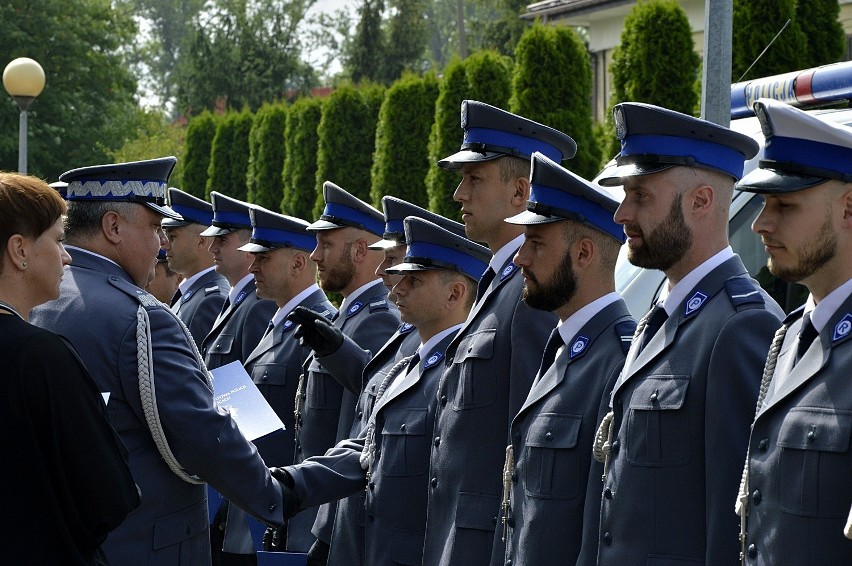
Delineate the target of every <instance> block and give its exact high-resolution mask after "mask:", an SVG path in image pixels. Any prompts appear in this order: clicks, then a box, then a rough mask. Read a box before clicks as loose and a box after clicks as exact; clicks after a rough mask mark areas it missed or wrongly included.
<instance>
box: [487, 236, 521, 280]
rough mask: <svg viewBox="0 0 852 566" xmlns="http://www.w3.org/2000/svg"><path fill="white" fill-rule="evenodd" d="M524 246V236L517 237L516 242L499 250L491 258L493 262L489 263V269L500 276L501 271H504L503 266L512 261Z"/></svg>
mask: <svg viewBox="0 0 852 566" xmlns="http://www.w3.org/2000/svg"><path fill="white" fill-rule="evenodd" d="M523 244H524V235H523V234H521V235H520V236H518V237H516V238H515V239H514V240H512V241H511V242H509V243H508V244H506V245H505V246H503V247H502V248H500V249H499V250H497V252H496V253H495V254H494V255H493V256H491V261H489V262H488V267H490V268H491V269H493V270H494V273H496V274H498V275H499V274H500V270H501V269H503V266H504V265H506V263H507V262H508V261H509V260H510V259H512V257H513V256H514V255H515V252H517V251H518V248H520V247H521V246H522V245H523Z"/></svg>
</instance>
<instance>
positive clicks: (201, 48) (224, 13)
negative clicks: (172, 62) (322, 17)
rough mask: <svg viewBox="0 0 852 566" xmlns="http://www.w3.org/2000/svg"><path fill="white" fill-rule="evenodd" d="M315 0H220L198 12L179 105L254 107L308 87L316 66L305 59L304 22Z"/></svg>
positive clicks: (185, 109) (182, 69) (181, 71)
mask: <svg viewBox="0 0 852 566" xmlns="http://www.w3.org/2000/svg"><path fill="white" fill-rule="evenodd" d="M313 2H314V0H264V1H252V0H215V1H213V2H212V3H211V7H210V9H208V10H206V11H205V12H203V13H202V14H199V16H198V17H196V19H195V22H194V23H193V31H192V35H191V37H192V39H191V41H190V44H189V49H188V54H187V56H185V57H182V58H181V61H180V66H179V67H178V73H177V82H178V89H177V91H178V107H179V109H180V110H181V112H182V113H184V114H187V115H192V114H196V113H198V112H200V111H202V110H204V109H205V108H206V109H211V110H212V109H215V108H217V106H218V105H221V104H224V105H225V106H226V107H227V108H231V109H241V108H243V107H244V106H248V107H249V108H250V109H252V110H257V109H258V108H260V106H261V105H262V104H263V103H264V102H271V101H273V100H278V99H280V98H283V97H284V96H285V94H286V93H287V92H288V90H291V89H293V90H296V91H305V90H306V89H307V88H308V87H309V86H310V85H311V84H313V81H314V77H313V71H312V70H311V68H310V67H309V66H307V65H306V64H304V63H303V62H302V61H301V45H300V43H299V37H298V34H297V31H298V27H299V23H300V22H301V21H302V20H303V19H304V17H305V12H306V11H307V9H308V8H309V7H310V6H311V5H312V4H313Z"/></svg>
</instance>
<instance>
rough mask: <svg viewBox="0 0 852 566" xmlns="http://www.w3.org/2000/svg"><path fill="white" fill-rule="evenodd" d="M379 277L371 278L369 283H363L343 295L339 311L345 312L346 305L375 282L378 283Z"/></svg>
mask: <svg viewBox="0 0 852 566" xmlns="http://www.w3.org/2000/svg"><path fill="white" fill-rule="evenodd" d="M380 282H381V279H373V280H372V281H370V282H369V283H364V284H363V285H361V286H360V287H358V288H357V289H355V290H354V291H352V292H351V293H349V294H348V295H347V296H345V297H343V302H342V303H340V312H346V309H347V307H349V305H351V304H352V303H353V302H354V301H355V300H356V299H357V298H358V297H360V296H361V295H363V294H364V291H366V290H367V289H369V288H370V287H372V286H373V285H375V284H376V283H380Z"/></svg>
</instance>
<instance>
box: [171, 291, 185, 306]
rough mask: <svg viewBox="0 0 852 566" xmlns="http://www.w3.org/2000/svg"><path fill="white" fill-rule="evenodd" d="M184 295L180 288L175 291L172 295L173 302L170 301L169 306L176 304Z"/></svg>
mask: <svg viewBox="0 0 852 566" xmlns="http://www.w3.org/2000/svg"><path fill="white" fill-rule="evenodd" d="M182 295H183V293H181V292H180V289H178V290H177V291H175V294H174V295H172V302H170V303H169V306H170V307H173V306H175V304H176V303H177V302H178V301H179V300H180V298H181V296H182Z"/></svg>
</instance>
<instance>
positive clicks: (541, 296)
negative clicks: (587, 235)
mask: <svg viewBox="0 0 852 566" xmlns="http://www.w3.org/2000/svg"><path fill="white" fill-rule="evenodd" d="M524 275H525V276H526V278H527V279H528V283H527V285H526V286H525V287H524V293H523V299H524V302H525V303H526V304H527V305H529V306H530V307H532V308H534V309H538V310H543V311H555V310H556V309H558V308H560V307H562V306H563V305H565V304H566V303H567V302H568V301H570V300H571V299H572V298H573V297H574V295H575V294H576V293H577V277H576V276H575V275H574V266H573V264H572V263H571V250H570V249H567V250H565V255H563V256H562V261H560V262H559V267H558V268H557V269H556V272H555V273H554V274H553V276H552V277H551V278H550V280H549V281H547V282H546V283H542V282H540V281H538V280H537V279H536V278H535V276H533V275H532V274H531V273H525V274H524Z"/></svg>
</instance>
